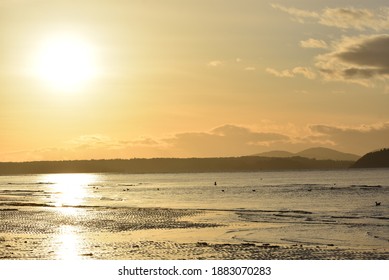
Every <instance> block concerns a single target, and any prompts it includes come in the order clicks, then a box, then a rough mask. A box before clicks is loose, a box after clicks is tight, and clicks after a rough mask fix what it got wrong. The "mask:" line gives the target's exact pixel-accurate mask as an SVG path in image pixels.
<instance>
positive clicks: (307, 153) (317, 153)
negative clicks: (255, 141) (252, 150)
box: [253, 147, 360, 161]
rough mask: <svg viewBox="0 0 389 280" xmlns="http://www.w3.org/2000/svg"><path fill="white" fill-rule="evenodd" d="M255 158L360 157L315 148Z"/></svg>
mask: <svg viewBox="0 0 389 280" xmlns="http://www.w3.org/2000/svg"><path fill="white" fill-rule="evenodd" d="M253 156H260V157H281V158H284V157H295V156H299V157H305V158H311V159H316V160H347V161H357V160H358V159H359V158H360V156H358V155H355V154H349V153H343V152H339V151H336V150H333V149H329V148H323V147H315V148H309V149H306V150H303V151H301V152H298V153H291V152H287V151H269V152H264V153H259V154H255V155H253Z"/></svg>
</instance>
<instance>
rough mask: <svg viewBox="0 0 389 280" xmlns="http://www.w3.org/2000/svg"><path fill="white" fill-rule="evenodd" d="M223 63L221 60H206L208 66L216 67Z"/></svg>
mask: <svg viewBox="0 0 389 280" xmlns="http://www.w3.org/2000/svg"><path fill="white" fill-rule="evenodd" d="M222 64H223V62H222V61H221V60H212V61H210V62H208V64H207V65H208V66H210V67H218V66H221V65H222Z"/></svg>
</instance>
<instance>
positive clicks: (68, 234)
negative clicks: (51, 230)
mask: <svg viewBox="0 0 389 280" xmlns="http://www.w3.org/2000/svg"><path fill="white" fill-rule="evenodd" d="M59 231H60V234H59V235H58V236H57V237H56V240H55V243H57V244H58V249H57V251H56V256H57V258H58V259H61V260H77V259H80V258H81V257H80V254H79V247H80V240H79V237H78V235H77V232H76V228H75V227H74V226H70V225H63V226H61V227H60V228H59Z"/></svg>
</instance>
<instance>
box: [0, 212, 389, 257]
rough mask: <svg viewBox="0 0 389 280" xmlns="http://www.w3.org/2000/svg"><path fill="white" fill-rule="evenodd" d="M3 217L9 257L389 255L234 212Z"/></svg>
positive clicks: (4, 252) (1, 245) (1, 230)
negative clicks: (288, 233)
mask: <svg viewBox="0 0 389 280" xmlns="http://www.w3.org/2000/svg"><path fill="white" fill-rule="evenodd" d="M0 220H1V224H0V258H1V259H21V260H25V259H107V260H108V259H158V260H160V259H161V260H162V259H219V260H228V259H389V250H388V247H386V248H370V249H365V248H363V249H356V248H347V247H341V246H338V245H336V244H335V245H334V244H320V245H317V244H314V243H310V244H302V243H298V242H296V244H293V242H291V241H290V240H289V241H288V242H285V243H280V242H278V241H279V240H282V239H276V238H274V237H272V236H271V234H269V232H270V233H271V232H272V231H271V229H275V230H276V229H277V230H278V231H280V226H279V225H272V224H261V223H253V222H250V221H247V220H244V219H242V218H241V217H239V215H237V214H236V213H234V212H228V211H217V210H215V211H205V210H204V211H203V210H188V209H165V208H108V207H78V208H72V207H29V206H23V207H9V208H3V209H0ZM261 228H264V229H266V230H264V231H263V236H261V241H262V242H260V241H259V240H258V238H257V239H250V235H252V234H253V232H254V231H255V232H261V231H260V230H261ZM252 240H255V241H254V242H253V241H252ZM272 241H277V242H272Z"/></svg>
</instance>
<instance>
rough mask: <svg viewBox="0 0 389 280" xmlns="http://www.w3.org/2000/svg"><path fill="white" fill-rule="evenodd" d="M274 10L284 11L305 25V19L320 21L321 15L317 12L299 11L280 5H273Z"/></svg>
mask: <svg viewBox="0 0 389 280" xmlns="http://www.w3.org/2000/svg"><path fill="white" fill-rule="evenodd" d="M271 6H272V7H273V8H274V9H277V10H280V11H283V12H285V13H287V14H289V15H291V16H292V17H293V19H295V20H297V21H298V22H301V23H304V22H305V19H318V18H319V17H320V15H319V14H318V13H317V12H312V11H307V10H302V9H297V8H293V7H285V6H282V5H279V4H271Z"/></svg>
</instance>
